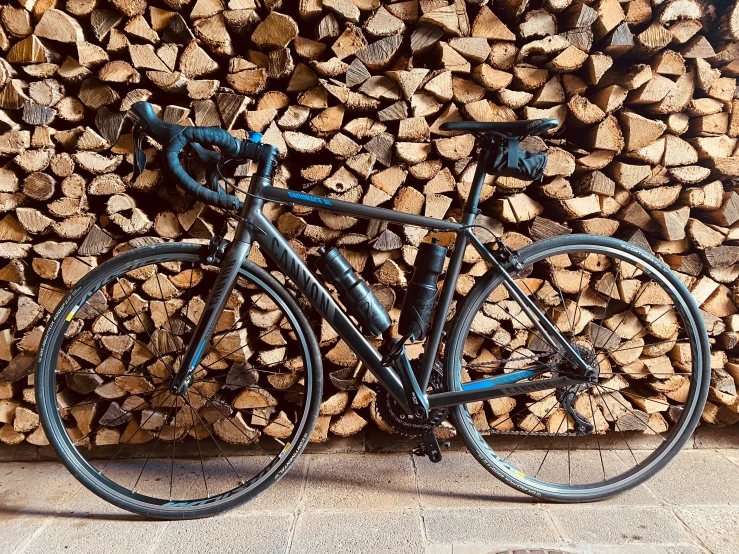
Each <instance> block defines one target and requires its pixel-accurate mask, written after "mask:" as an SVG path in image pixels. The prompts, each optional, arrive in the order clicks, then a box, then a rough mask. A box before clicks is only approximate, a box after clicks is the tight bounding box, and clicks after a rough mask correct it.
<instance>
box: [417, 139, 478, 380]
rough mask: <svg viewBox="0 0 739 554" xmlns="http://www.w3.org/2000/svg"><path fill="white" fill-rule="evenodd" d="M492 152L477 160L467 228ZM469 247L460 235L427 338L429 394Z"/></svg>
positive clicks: (464, 220)
mask: <svg viewBox="0 0 739 554" xmlns="http://www.w3.org/2000/svg"><path fill="white" fill-rule="evenodd" d="M488 155H489V151H488V149H487V148H485V147H484V146H483V147H482V148H481V149H480V155H479V156H478V157H477V168H476V169H475V176H474V177H473V179H472V186H471V187H470V194H469V196H468V197H467V202H466V203H465V205H464V213H463V215H462V223H463V224H464V225H472V224H473V223H474V222H475V217H476V216H477V212H478V207H477V206H478V204H479V201H480V194H481V193H482V187H483V185H484V184H485V165H486V163H487V160H488ZM466 247H467V235H466V234H465V233H464V232H460V233H459V234H458V235H457V240H456V241H455V243H454V252H453V254H452V257H451V260H450V261H449V266H448V267H447V273H446V276H445V277H444V286H443V288H442V290H441V296H440V297H439V301H438V303H437V304H436V311H435V312H434V323H433V325H432V326H431V331H430V332H429V336H428V337H427V338H426V349H425V351H424V353H423V358H422V361H421V379H420V385H421V390H423V391H425V390H426V388H427V387H428V385H429V381H430V380H431V372H432V371H433V368H434V362H435V361H436V355H437V353H438V351H439V345H440V344H441V339H442V337H443V335H444V324H445V323H446V318H447V313H448V311H449V306H450V305H451V303H452V298H453V297H454V290H455V285H456V281H457V278H458V277H459V272H460V270H461V268H462V260H463V258H464V250H465V248H466Z"/></svg>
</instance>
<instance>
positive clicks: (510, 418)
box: [491, 389, 557, 431]
mask: <svg viewBox="0 0 739 554" xmlns="http://www.w3.org/2000/svg"><path fill="white" fill-rule="evenodd" d="M556 392H557V390H556V389H555V390H553V391H552V392H550V393H549V394H547V395H546V396H544V397H543V398H540V399H539V400H537V401H536V402H534V403H533V404H531V406H535V405H536V404H538V403H539V402H541V401H542V400H546V399H547V398H549V397H550V396H552V395H553V394H554V393H556ZM529 407H530V406H526V405H525V404H524V405H523V406H521V407H520V408H519V409H518V410H515V411H511V412H510V413H509V414H508V417H506V418H505V419H504V420H503V421H499V422H498V425H500V424H501V423H505V422H506V421H513V418H514V417H515V416H517V415H519V414H520V413H522V412H523V411H524V410H527V409H528V408H529ZM491 430H492V431H495V429H491Z"/></svg>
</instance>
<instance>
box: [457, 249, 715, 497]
mask: <svg viewBox="0 0 739 554" xmlns="http://www.w3.org/2000/svg"><path fill="white" fill-rule="evenodd" d="M519 256H520V260H521V263H522V265H523V270H522V271H521V272H519V273H518V275H517V276H516V282H517V284H518V285H519V287H520V288H521V290H522V291H523V292H524V293H525V294H527V295H529V297H530V298H532V299H533V301H534V303H535V304H536V306H537V307H538V309H539V310H540V311H541V312H542V313H543V314H545V316H546V317H547V318H549V320H550V321H551V322H553V323H554V325H555V326H556V327H557V328H558V329H559V330H560V332H562V334H563V335H564V336H565V337H566V338H567V340H568V341H570V343H571V344H572V345H573V347H574V348H575V350H576V351H577V352H578V354H580V356H581V357H582V358H583V360H585V361H586V362H588V363H589V364H590V365H591V366H592V367H593V368H595V370H596V371H597V373H598V380H597V383H593V384H582V385H576V386H574V387H573V386H570V387H568V388H560V389H549V390H536V391H535V392H529V393H527V394H521V395H517V396H513V397H505V398H496V399H492V400H487V401H485V402H475V403H470V404H467V405H461V406H457V407H455V408H454V410H453V415H454V418H455V421H456V424H457V429H458V431H459V433H460V434H461V436H462V437H463V439H464V441H465V443H466V445H467V448H468V449H469V450H470V452H471V453H472V454H473V455H474V456H475V457H476V458H477V460H478V461H479V462H480V463H481V464H482V465H483V466H484V467H485V468H486V469H488V471H490V472H491V473H492V474H493V475H495V476H496V477H498V478H499V479H501V480H502V481H504V482H505V483H507V484H509V485H511V486H513V487H514V488H516V489H518V490H520V491H522V492H525V493H527V494H530V495H533V496H537V497H542V498H546V499H549V500H554V501H559V502H583V501H593V500H600V499H603V498H607V497H609V496H613V495H615V494H618V493H621V492H623V491H625V490H628V489H630V488H632V487H635V486H637V485H638V484H640V483H642V482H644V481H645V480H646V479H648V478H650V477H651V476H652V475H654V474H655V473H656V472H657V471H659V470H660V469H662V468H663V467H664V466H665V465H666V464H667V463H668V462H669V461H670V459H672V457H674V456H675V455H676V454H677V452H678V451H679V450H680V448H681V447H682V446H683V444H684V443H685V441H686V440H687V439H688V438H689V436H690V434H691V433H692V432H693V430H694V429H695V426H696V424H697V423H698V420H699V418H700V416H701V413H702V410H703V406H704V404H705V401H706V396H707V393H708V385H709V380H710V360H709V356H710V351H709V344H708V337H707V335H706V331H705V327H704V324H703V321H702V318H701V315H700V311H699V309H698V306H697V305H696V302H695V300H694V298H693V297H692V296H691V294H690V292H689V291H688V288H687V287H686V285H685V284H686V283H687V284H688V285H689V286H690V285H691V284H692V283H693V282H694V280H693V278H691V277H689V276H687V275H678V274H676V273H673V272H672V271H671V270H670V269H669V268H668V267H667V266H666V265H665V264H663V263H662V262H660V261H659V260H657V259H656V258H655V257H654V256H652V255H650V254H648V253H647V252H644V251H643V250H641V249H639V248H637V247H635V246H634V245H632V244H629V243H627V242H624V241H620V240H617V239H613V238H609V237H601V236H594V235H569V236H563V237H555V238H552V239H548V240H544V241H540V242H537V243H534V244H532V245H531V246H528V247H526V248H524V249H522V250H521V251H520V252H519ZM541 364H546V365H547V366H549V367H551V371H550V372H549V373H548V374H545V375H544V376H543V378H549V377H552V376H554V375H559V374H563V373H566V372H568V371H572V370H573V368H572V367H571V365H570V364H568V363H567V360H566V356H564V355H563V354H562V353H561V352H556V351H553V349H552V348H551V347H550V346H548V344H547V342H546V341H545V340H544V337H542V336H541V335H540V333H539V332H538V330H536V328H535V327H534V326H533V325H532V323H531V321H530V320H529V319H528V318H527V317H526V314H525V313H524V312H522V311H521V308H520V307H519V306H518V304H517V303H516V302H515V300H513V299H512V298H510V297H509V295H508V293H507V291H506V290H505V288H504V287H503V284H502V279H501V277H500V276H499V275H496V274H494V273H493V272H489V273H488V274H486V275H485V276H483V277H482V278H481V279H480V281H479V282H478V283H477V284H476V285H475V286H474V288H473V289H472V290H471V291H470V294H469V295H468V296H467V298H466V299H465V301H464V302H463V304H462V305H461V307H460V308H459V309H458V311H457V315H456V316H455V320H454V322H453V323H452V327H451V330H450V333H449V340H448V342H447V347H446V352H445V379H446V386H447V387H448V390H460V389H461V387H462V383H464V382H468V381H474V380H478V379H484V378H486V377H490V376H491V374H496V373H508V372H511V371H514V370H517V369H523V368H526V367H532V366H540V365H541ZM568 366H569V367H568ZM541 378H542V377H538V378H535V379H541ZM527 382H528V381H522V382H521V384H524V383H527ZM568 403H571V404H570V405H571V406H572V408H574V412H573V411H571V410H568V409H566V408H567V407H568V406H567V404H568ZM578 419H579V420H580V421H581V422H582V421H585V422H587V425H585V426H581V427H580V428H579V429H578ZM584 429H586V430H587V431H590V432H587V431H584Z"/></svg>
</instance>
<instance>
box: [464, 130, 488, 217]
mask: <svg viewBox="0 0 739 554" xmlns="http://www.w3.org/2000/svg"><path fill="white" fill-rule="evenodd" d="M489 155H490V149H489V148H487V147H486V145H484V144H483V145H482V147H481V148H480V155H479V156H478V157H477V168H476V169H475V176H474V177H473V179H472V186H471V187H470V195H469V196H468V197H467V202H466V203H465V205H464V215H463V216H462V223H464V224H465V225H472V224H473V223H474V222H475V217H476V216H477V210H478V207H477V206H478V204H479V203H480V194H482V186H483V185H484V184H485V175H486V173H485V166H486V164H487V161H488V156H489Z"/></svg>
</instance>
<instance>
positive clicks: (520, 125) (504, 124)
mask: <svg viewBox="0 0 739 554" xmlns="http://www.w3.org/2000/svg"><path fill="white" fill-rule="evenodd" d="M558 125H559V121H557V120H556V119H552V118H544V119H524V120H522V121H450V122H447V123H442V124H441V127H439V128H440V129H441V130H442V131H477V132H480V133H498V134H501V135H508V136H518V137H525V136H529V135H532V136H536V135H541V134H542V133H546V132H547V131H549V130H551V129H554V128H555V127H557V126H558Z"/></svg>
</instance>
